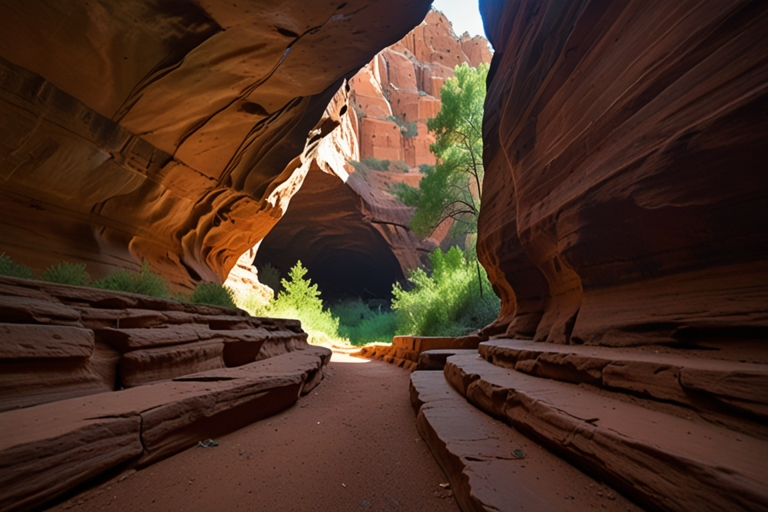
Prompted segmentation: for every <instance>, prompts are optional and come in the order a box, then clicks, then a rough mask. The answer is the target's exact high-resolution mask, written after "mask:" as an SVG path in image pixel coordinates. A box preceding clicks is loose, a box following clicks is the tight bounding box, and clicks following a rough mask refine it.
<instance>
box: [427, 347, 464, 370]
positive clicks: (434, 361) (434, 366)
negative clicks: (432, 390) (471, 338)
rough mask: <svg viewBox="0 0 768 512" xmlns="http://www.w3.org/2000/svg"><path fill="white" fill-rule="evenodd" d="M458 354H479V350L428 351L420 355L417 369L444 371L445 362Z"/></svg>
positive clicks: (448, 349)
mask: <svg viewBox="0 0 768 512" xmlns="http://www.w3.org/2000/svg"><path fill="white" fill-rule="evenodd" d="M457 354H464V355H467V354H477V350H472V349H452V348H437V349H434V350H427V351H425V352H422V353H421V354H419V361H418V363H417V364H416V369H417V370H427V371H443V369H444V368H445V362H446V361H447V360H448V358H449V357H451V356H455V355H457Z"/></svg>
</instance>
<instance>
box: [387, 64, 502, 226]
mask: <svg viewBox="0 0 768 512" xmlns="http://www.w3.org/2000/svg"><path fill="white" fill-rule="evenodd" d="M455 73H456V76H455V77H453V78H449V79H448V80H446V81H445V83H444V84H443V87H442V89H441V97H442V107H441V109H440V112H439V113H438V115H437V117H435V118H434V119H430V120H429V121H428V122H427V127H428V128H429V131H430V132H432V133H434V134H435V143H434V144H432V145H431V146H430V150H431V151H432V153H434V155H435V158H436V160H437V165H435V166H434V167H421V171H422V173H423V174H424V177H423V178H422V179H421V181H420V182H419V187H418V188H416V187H410V186H408V185H406V184H403V183H399V184H396V185H395V186H393V187H392V191H393V192H394V193H395V195H397V196H398V198H399V199H400V200H401V201H402V202H403V203H405V204H406V205H408V206H414V207H416V211H415V213H414V215H413V218H412V219H411V229H413V231H414V232H415V233H416V234H417V235H419V236H428V235H429V234H431V233H432V232H433V231H434V230H435V229H436V228H437V226H439V225H440V224H442V223H443V222H444V221H445V220H446V219H453V224H452V227H451V231H452V235H453V236H454V237H457V238H458V237H461V236H465V235H468V234H472V233H476V232H477V217H478V214H479V212H480V203H481V201H482V181H483V175H484V168H483V133H482V121H483V104H484V102H485V81H486V77H487V75H488V66H487V65H486V64H480V65H479V66H478V67H477V68H471V67H469V66H467V64H466V63H465V64H462V65H460V66H456V69H455Z"/></svg>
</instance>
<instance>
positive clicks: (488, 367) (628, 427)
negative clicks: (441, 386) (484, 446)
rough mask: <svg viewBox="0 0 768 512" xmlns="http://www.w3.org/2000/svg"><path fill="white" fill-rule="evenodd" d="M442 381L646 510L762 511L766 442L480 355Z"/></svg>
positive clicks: (452, 366)
mask: <svg viewBox="0 0 768 512" xmlns="http://www.w3.org/2000/svg"><path fill="white" fill-rule="evenodd" d="M444 373H445V377H446V379H447V380H448V382H449V383H450V384H451V385H452V386H453V387H454V389H456V390H457V391H458V392H459V393H461V394H462V395H464V396H465V397H466V398H467V400H468V401H469V402H471V403H472V404H473V405H475V406H476V407H478V408H479V409H481V410H483V411H485V412H486V413H487V414H489V415H490V416H493V417H495V418H499V419H503V420H504V421H506V422H508V423H509V424H510V425H512V426H513V427H515V428H516V429H517V430H519V431H520V432H523V433H525V434H526V435H527V436H529V437H531V438H533V439H535V440H537V441H538V442H540V443H541V444H542V445H544V446H546V447H547V448H548V449H550V450H552V451H553V452H554V453H557V454H559V455H560V456H562V457H563V458H565V459H566V460H568V461H569V462H570V463H571V464H573V465H575V466H576V467H578V468H580V469H582V470H584V471H585V472H587V473H590V474H592V475H594V476H596V477H598V478H600V479H601V480H603V481H605V482H608V483H609V484H611V485H612V486H613V487H614V488H616V489H617V490H619V491H621V492H622V493H624V494H625V495H627V496H629V497H631V498H632V499H633V500H636V501H637V502H638V503H640V504H642V505H644V506H645V507H648V508H651V509H663V510H676V511H687V510H691V509H696V510H768V484H766V480H765V478H764V476H765V475H766V474H768V441H766V440H765V439H758V438H756V437H752V436H749V435H747V434H744V433H742V432H737V431H734V430H730V429H728V428H725V427H722V426H719V425H714V424H712V423H709V422H706V421H701V420H700V419H697V418H695V417H693V416H692V415H690V414H688V415H685V414H684V413H683V414H681V413H680V411H675V410H674V409H673V408H672V407H671V406H667V408H666V409H663V410H660V409H659V408H653V407H649V406H648V405H647V404H643V403H642V402H637V401H631V400H626V399H623V398H622V395H621V394H615V395H614V396H610V395H607V394H605V393H603V394H599V393H597V392H596V391H591V390H590V389H589V388H587V387H584V385H582V386H576V385H574V384H570V383H564V382H558V381H553V380H549V379H543V378H538V377H533V376H529V375H526V374H524V373H520V372H517V371H515V370H511V369H507V368H502V367H499V366H495V365H493V364H491V363H489V362H487V361H485V360H483V359H482V358H480V357H479V356H474V355H473V356H463V355H457V356H453V357H450V358H449V359H448V362H447V364H446V367H445V371H444Z"/></svg>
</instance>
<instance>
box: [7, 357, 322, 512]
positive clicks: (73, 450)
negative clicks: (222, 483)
mask: <svg viewBox="0 0 768 512" xmlns="http://www.w3.org/2000/svg"><path fill="white" fill-rule="evenodd" d="M330 356H331V354H330V351H329V350H328V349H325V348H322V347H311V348H307V349H304V350H300V351H295V352H291V353H286V354H283V355H280V356H276V357H273V358H270V359H265V360H262V361H257V362H253V363H250V364H248V365H245V366H241V367H238V368H225V369H217V370H211V371H208V372H201V373H197V374H193V375H187V376H185V377H181V378H178V379H174V380H172V381H164V382H157V383H153V384H147V385H144V386H138V387H135V388H131V389H126V390H123V391H116V392H109V393H100V394H96V395H90V396H87V397H80V398H71V399H68V400H62V401H58V402H54V403H48V404H43V405H38V406H35V407H28V408H25V409H20V410H15V411H6V412H3V413H0V508H2V509H3V510H25V509H29V508H33V507H39V506H42V505H44V504H45V503H47V502H49V501H50V500H52V499H54V498H56V497H57V496H59V495H61V494H62V493H64V492H66V491H68V490H70V489H72V488H74V487H75V486H77V485H79V484H82V483H85V482H87V481H88V480H90V479H91V478H94V477H96V476H98V475H101V474H103V473H104V472H106V471H109V470H111V469H114V468H117V467H125V466H126V465H129V464H134V465H135V464H138V465H139V466H145V465H148V464H151V463H153V462H156V461H157V460H160V459H162V458H165V457H168V456H170V455H172V454H174V453H176V452H178V451H180V450H183V449H186V448H188V447H191V446H194V445H195V444H196V443H197V442H198V441H200V440H203V439H207V438H215V437H217V436H221V435H223V434H225V433H228V432H231V431H233V430H236V429H238V428H241V427H243V426H245V425H247V424H249V423H252V422H254V421H257V420H260V419H262V418H265V417H268V416H270V415H273V414H275V413H277V412H279V411H281V410H283V409H286V408H287V407H290V406H291V405H293V404H294V403H295V402H296V400H297V399H298V398H299V396H300V394H306V393H308V392H309V391H310V390H312V389H313V388H314V387H315V386H317V384H318V383H319V382H320V380H321V379H322V374H323V368H324V366H325V365H326V364H327V363H328V362H329V360H330Z"/></svg>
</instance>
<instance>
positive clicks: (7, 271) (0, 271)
mask: <svg viewBox="0 0 768 512" xmlns="http://www.w3.org/2000/svg"><path fill="white" fill-rule="evenodd" d="M0 276H8V277H21V278H23V279H32V269H31V268H29V267H28V266H26V265H21V264H19V263H16V262H14V261H13V260H12V259H11V257H10V256H8V255H7V254H5V253H2V254H0Z"/></svg>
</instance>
